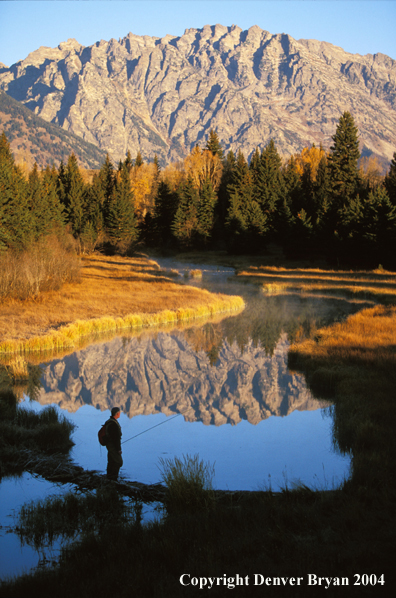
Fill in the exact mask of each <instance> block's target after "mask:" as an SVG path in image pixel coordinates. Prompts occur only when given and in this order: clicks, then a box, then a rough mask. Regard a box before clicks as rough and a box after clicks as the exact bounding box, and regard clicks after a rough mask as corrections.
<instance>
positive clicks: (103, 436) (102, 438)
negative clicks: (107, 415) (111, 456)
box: [98, 422, 107, 446]
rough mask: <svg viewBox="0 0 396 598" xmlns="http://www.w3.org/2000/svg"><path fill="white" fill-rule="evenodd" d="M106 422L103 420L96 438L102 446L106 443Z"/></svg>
mask: <svg viewBox="0 0 396 598" xmlns="http://www.w3.org/2000/svg"><path fill="white" fill-rule="evenodd" d="M106 424H107V422H105V423H104V424H103V426H102V427H101V428H100V430H99V432H98V440H99V444H101V445H102V446H106V444H107V430H106Z"/></svg>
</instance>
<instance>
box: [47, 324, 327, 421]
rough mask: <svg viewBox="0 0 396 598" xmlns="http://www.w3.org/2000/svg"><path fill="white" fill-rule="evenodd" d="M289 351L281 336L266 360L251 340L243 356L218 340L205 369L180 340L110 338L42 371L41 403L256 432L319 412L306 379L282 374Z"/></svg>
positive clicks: (198, 354)
mask: <svg viewBox="0 0 396 598" xmlns="http://www.w3.org/2000/svg"><path fill="white" fill-rule="evenodd" d="M214 332H215V331H213V333H214ZM191 335H192V333H190V336H191ZM287 349H288V340H287V336H286V334H285V333H282V334H281V336H280V338H279V340H278V343H277V344H276V346H275V348H274V351H273V354H272V356H271V355H268V353H267V352H266V350H265V349H264V348H263V347H262V346H261V344H258V345H255V344H254V342H253V341H252V340H250V341H249V342H247V344H246V345H245V346H244V348H243V351H242V350H241V348H240V347H239V346H238V344H237V343H236V342H235V341H234V342H233V343H232V344H231V343H230V342H228V341H227V340H223V341H222V343H221V347H220V348H219V350H218V353H217V356H216V363H215V364H214V365H211V360H210V357H208V355H207V352H205V350H203V349H199V350H198V351H196V350H195V348H194V346H193V345H192V344H191V342H189V340H188V338H187V335H185V334H184V333H181V332H177V333H174V334H167V333H161V332H159V333H157V335H156V336H155V337H152V338H150V337H146V338H130V339H127V340H125V339H121V338H116V339H114V340H113V341H111V342H108V343H103V344H97V345H93V346H91V347H89V348H88V349H84V350H82V351H79V352H77V353H73V354H72V355H69V356H67V357H65V358H64V359H62V360H55V361H53V362H52V363H50V364H49V365H47V366H46V367H45V368H44V370H43V376H42V390H41V393H40V397H39V400H40V403H43V404H44V403H46V404H47V403H57V404H58V405H59V406H60V407H61V408H62V409H66V410H68V411H69V412H72V411H76V410H77V409H78V408H79V407H80V406H82V405H84V404H89V405H93V406H94V407H96V408H97V409H100V410H106V409H109V408H111V407H112V406H114V405H119V406H121V408H122V410H123V411H124V412H125V413H127V414H128V416H129V417H133V416H135V415H140V414H144V415H148V414H153V413H158V412H162V413H165V414H171V413H181V414H182V415H183V416H184V418H185V419H186V420H188V421H202V422H203V423H204V424H214V425H222V424H225V423H230V424H237V423H238V422H240V421H241V420H242V419H247V420H248V421H249V422H250V423H252V424H257V423H258V422H259V421H261V420H263V419H266V418H267V417H269V416H270V415H287V414H288V413H290V412H291V411H293V410H295V409H300V410H305V409H317V408H318V407H319V406H320V404H319V403H318V401H316V400H314V399H313V398H312V396H311V394H310V392H309V391H308V389H307V387H306V385H305V381H304V378H303V377H302V376H300V375H296V374H292V373H290V372H289V371H288V368H287Z"/></svg>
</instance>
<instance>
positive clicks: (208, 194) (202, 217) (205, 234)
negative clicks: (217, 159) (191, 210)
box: [197, 179, 217, 247]
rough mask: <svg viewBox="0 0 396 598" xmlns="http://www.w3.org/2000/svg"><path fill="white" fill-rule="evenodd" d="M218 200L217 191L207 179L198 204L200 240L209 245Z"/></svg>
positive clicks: (201, 242)
mask: <svg viewBox="0 0 396 598" xmlns="http://www.w3.org/2000/svg"><path fill="white" fill-rule="evenodd" d="M216 202H217V196H216V193H215V192H214V191H213V187H212V183H211V182H210V180H209V179H207V180H206V181H205V183H204V184H203V186H202V189H201V191H200V193H199V204H198V230H197V232H198V235H199V242H200V244H203V246H204V247H205V246H207V244H208V243H209V240H210V238H211V236H212V231H213V226H214V210H215V205H216Z"/></svg>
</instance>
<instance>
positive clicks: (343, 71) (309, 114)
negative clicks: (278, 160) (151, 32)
mask: <svg viewBox="0 0 396 598" xmlns="http://www.w3.org/2000/svg"><path fill="white" fill-rule="evenodd" d="M0 89H3V90H4V91H6V93H8V94H9V95H11V96H12V97H13V98H15V99H17V100H18V101H21V102H23V103H24V104H25V105H26V106H27V107H28V108H30V109H31V110H32V111H34V112H35V113H36V114H38V115H39V116H41V117H42V118H44V119H45V120H47V121H50V122H55V123H57V124H59V125H60V126H61V127H62V128H64V129H66V130H69V131H71V132H73V133H74V134H76V135H78V136H79V137H81V138H82V139H85V140H86V141H89V142H90V143H95V144H96V145H98V147H100V148H101V149H103V150H105V151H108V152H109V153H110V155H112V157H113V158H114V159H115V160H119V159H123V158H124V156H125V153H126V151H127V150H128V149H129V150H130V151H131V153H132V155H136V154H137V152H138V151H140V152H141V153H142V155H143V157H144V158H146V159H153V157H154V155H155V154H157V155H158V157H159V158H160V159H161V160H162V162H163V163H164V162H168V161H170V160H178V159H181V158H183V157H185V156H186V155H187V154H188V153H189V152H190V151H191V149H192V148H193V147H194V146H195V145H196V144H201V145H202V144H203V143H205V141H206V137H207V134H208V133H209V130H210V129H215V130H216V131H217V134H218V136H219V139H220V141H221V143H222V145H223V148H224V149H225V151H226V152H227V151H229V150H230V149H231V150H233V151H234V152H236V151H237V150H238V149H241V150H242V151H243V152H244V153H245V155H246V156H247V157H249V156H250V155H251V154H252V152H253V151H254V149H255V147H259V148H260V149H261V148H263V147H264V146H265V145H266V144H267V143H268V142H269V140H270V139H271V138H273V139H274V141H275V143H276V145H277V147H278V150H279V151H280V153H281V154H283V155H285V156H288V155H290V154H292V153H295V152H297V151H301V149H302V148H303V147H305V146H307V145H310V144H312V143H316V144H320V143H321V144H322V145H323V146H324V147H325V149H329V147H330V145H331V142H332V140H331V138H332V135H334V133H335V128H336V124H337V122H338V120H339V117H340V115H341V114H342V113H343V112H344V111H345V110H348V111H350V112H351V113H352V115H353V116H354V119H355V121H356V123H357V126H358V128H359V132H360V139H361V149H362V152H363V154H364V155H370V154H372V153H374V154H375V155H378V156H379V157H380V158H382V159H383V160H388V161H389V160H390V159H391V157H392V155H393V152H394V151H395V148H396V133H395V131H396V61H394V60H393V59H392V58H390V57H388V56H386V55H384V54H380V53H377V54H374V55H372V54H366V55H364V56H362V55H360V54H351V53H348V52H345V51H344V50H343V49H342V48H340V47H338V46H334V45H332V44H330V43H328V42H321V41H317V40H295V39H293V38H292V37H291V36H289V35H288V34H284V33H282V34H271V33H269V32H268V31H265V30H263V29H260V27H258V26H257V25H254V26H252V27H251V28H249V29H248V30H246V31H242V29H241V28H240V27H238V26H236V25H233V26H231V27H226V26H223V25H218V24H217V25H206V26H205V27H203V28H202V29H195V28H190V29H186V31H185V32H184V34H183V35H182V36H172V35H170V34H168V35H166V36H164V37H162V38H158V37H150V36H137V35H135V34H133V33H129V34H128V35H127V36H125V37H124V38H120V39H119V40H118V41H117V40H115V39H111V40H109V41H104V40H101V41H99V42H96V43H95V44H93V45H91V46H86V47H84V46H82V45H81V44H79V42H77V41H76V40H74V39H69V40H68V41H67V42H62V43H61V44H59V46H58V47H57V48H55V49H54V48H43V47H42V48H39V49H38V50H36V51H34V52H32V53H31V54H29V56H28V57H27V58H26V59H25V60H22V61H19V62H18V63H16V64H14V65H12V66H11V67H10V68H5V69H4V68H3V69H1V70H0Z"/></svg>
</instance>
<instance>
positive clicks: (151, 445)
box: [0, 259, 362, 578]
mask: <svg viewBox="0 0 396 598" xmlns="http://www.w3.org/2000/svg"><path fill="white" fill-rule="evenodd" d="M158 262H159V263H160V265H161V267H163V268H172V269H177V270H178V271H179V272H180V281H181V282H182V283H183V284H194V285H198V286H201V287H203V288H207V289H209V290H211V291H213V292H222V293H229V294H238V295H242V296H243V297H244V299H245V303H246V308H245V310H244V311H243V312H242V313H240V314H237V315H235V314H233V315H229V316H227V317H223V319H221V318H215V319H213V320H211V321H209V320H204V321H199V320H197V321H194V322H192V323H191V325H190V326H189V327H184V329H175V330H171V331H167V330H164V329H159V330H155V331H139V332H136V334H128V335H124V336H120V337H116V338H113V339H112V340H109V341H101V342H100V341H99V342H95V343H93V344H92V345H90V346H88V347H87V348H85V349H82V350H80V351H76V352H74V353H72V354H70V355H67V356H66V357H63V358H61V359H59V358H58V359H54V360H51V361H48V362H45V363H43V364H42V365H41V367H42V378H41V384H42V388H41V390H40V392H39V395H38V397H37V400H34V401H32V400H30V398H29V397H27V396H25V397H24V400H23V402H22V405H23V406H24V407H26V408H29V409H34V410H37V411H39V410H41V409H43V408H44V407H45V406H46V405H49V404H51V405H52V404H53V405H56V407H57V409H59V410H60V411H61V412H62V413H63V414H65V415H66V416H67V417H68V418H69V419H70V420H71V421H73V422H74V423H75V424H76V426H77V427H76V430H75V432H74V434H73V440H74V442H75V446H74V447H73V449H72V451H71V456H72V458H73V460H74V461H75V462H76V463H77V464H78V465H81V466H83V467H84V468H87V469H93V470H97V471H99V472H100V471H102V472H105V468H106V450H105V449H103V448H101V447H100V445H99V443H98V441H97V432H98V429H99V428H100V426H101V424H102V423H104V422H105V421H106V419H107V418H108V417H109V410H110V409H111V407H113V406H115V405H117V406H120V407H121V411H122V413H121V417H120V420H119V422H120V424H121V427H122V432H123V437H122V439H123V443H124V444H123V458H124V466H123V468H122V469H121V475H122V476H123V477H125V478H127V479H129V480H137V481H139V482H143V483H148V484H152V483H156V482H159V481H161V474H160V469H159V459H160V458H163V459H167V458H173V457H175V456H177V457H182V456H183V455H191V456H193V455H196V454H198V455H199V457H200V459H202V460H204V461H205V462H209V463H210V464H212V465H214V471H215V474H214V479H213V485H214V487H215V488H217V489H230V490H257V489H263V488H272V490H274V491H278V490H280V489H282V488H285V487H289V488H292V487H293V486H294V485H296V484H299V483H302V484H305V485H307V486H309V487H312V488H316V489H332V488H335V487H337V486H339V485H340V484H341V483H342V482H343V480H344V479H345V478H348V475H349V469H350V455H345V454H342V453H341V452H340V451H339V450H338V449H337V445H336V442H335V441H334V438H333V431H332V426H333V420H332V417H331V409H330V408H329V405H327V404H326V403H324V402H323V401H318V400H317V399H316V398H315V397H313V396H312V394H311V392H310V391H309V389H308V388H307V385H306V383H305V379H304V377H303V376H302V375H301V374H298V373H295V372H292V371H290V370H289V369H288V366H287V352H288V347H289V345H290V341H291V340H293V338H297V337H299V338H300V337H301V335H302V334H309V332H310V331H312V330H313V329H314V328H315V327H319V326H321V325H324V324H329V323H331V322H334V321H338V320H341V319H343V318H345V317H346V316H347V315H348V314H351V313H353V312H356V311H357V310H358V309H361V307H362V306H361V305H358V304H354V303H351V302H350V301H348V300H346V299H342V298H335V297H332V298H330V297H329V298H326V297H320V298H318V297H317V298H315V297H310V296H303V295H284V296H266V295H264V294H263V293H262V291H261V289H260V288H259V287H258V286H254V285H252V284H240V283H238V281H237V279H236V277H235V275H234V271H233V270H232V269H230V268H220V267H216V266H205V265H200V266H197V265H196V264H186V263H177V262H175V261H174V260H170V259H169V260H168V259H162V260H158ZM197 268H199V269H201V270H202V278H200V279H190V278H188V272H189V271H190V270H191V269H197ZM185 274H187V277H186V276H185ZM164 307H166V306H164ZM64 490H65V489H64V488H62V487H55V486H53V485H51V484H49V483H47V482H45V481H44V480H40V479H34V478H32V476H30V475H28V474H25V475H24V476H23V477H22V478H19V479H16V480H15V479H13V480H9V479H8V480H3V481H2V482H1V483H0V503H1V507H2V508H1V511H0V525H1V526H2V527H0V549H1V554H3V555H5V554H7V559H5V558H2V559H1V565H0V578H1V577H3V576H4V575H11V574H17V573H20V572H21V571H22V570H24V569H29V568H30V567H32V566H35V565H37V563H38V562H39V561H40V558H41V561H43V559H48V558H49V559H50V558H51V554H50V556H48V554H46V555H45V556H43V555H37V554H36V556H34V554H33V552H34V551H33V552H32V549H30V548H29V547H25V548H22V547H21V546H20V544H19V540H18V539H17V538H16V536H15V535H14V534H13V533H8V532H10V531H11V528H12V522H13V515H14V514H15V513H17V510H18V507H19V506H21V504H23V503H24V502H26V501H29V500H31V499H34V498H37V497H38V496H40V497H43V496H48V495H50V494H51V493H55V494H56V493H59V492H63V491H64ZM149 516H150V515H147V517H149Z"/></svg>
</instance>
